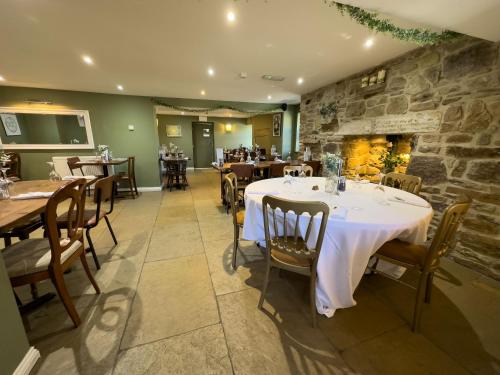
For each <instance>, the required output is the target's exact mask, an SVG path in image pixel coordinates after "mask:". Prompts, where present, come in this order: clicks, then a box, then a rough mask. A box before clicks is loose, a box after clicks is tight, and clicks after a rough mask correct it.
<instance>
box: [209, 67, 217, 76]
mask: <svg viewBox="0 0 500 375" xmlns="http://www.w3.org/2000/svg"><path fill="white" fill-rule="evenodd" d="M214 74H215V70H213V68H208V75H209V76H211V77H213V76H214Z"/></svg>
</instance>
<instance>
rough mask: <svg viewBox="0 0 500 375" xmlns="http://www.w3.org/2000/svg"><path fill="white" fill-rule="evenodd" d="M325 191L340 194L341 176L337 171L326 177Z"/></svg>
mask: <svg viewBox="0 0 500 375" xmlns="http://www.w3.org/2000/svg"><path fill="white" fill-rule="evenodd" d="M325 192H326V193H330V194H334V195H338V194H339V176H337V174H335V173H330V174H329V175H328V176H327V177H326V179H325Z"/></svg>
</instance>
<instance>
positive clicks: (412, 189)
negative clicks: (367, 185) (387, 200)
mask: <svg viewBox="0 0 500 375" xmlns="http://www.w3.org/2000/svg"><path fill="white" fill-rule="evenodd" d="M382 185H385V186H390V187H393V188H396V189H399V190H404V191H407V192H409V193H413V194H415V195H418V194H419V193H420V189H421V188H422V179H421V178H420V177H418V176H412V175H408V174H404V173H396V172H390V173H387V174H386V175H385V176H384V177H383V178H382Z"/></svg>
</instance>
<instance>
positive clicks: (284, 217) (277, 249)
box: [259, 195, 330, 327]
mask: <svg viewBox="0 0 500 375" xmlns="http://www.w3.org/2000/svg"><path fill="white" fill-rule="evenodd" d="M262 208H263V209H262V212H263V216H264V232H265V237H266V263H267V269H266V278H265V281H264V285H263V287H262V294H261V296H260V300H259V309H262V304H263V303H264V298H265V295H266V291H267V286H268V284H269V274H270V272H271V268H273V267H274V268H278V269H283V270H287V271H291V272H295V273H298V274H301V275H305V276H309V277H310V285H309V295H310V309H311V317H312V325H313V327H316V266H317V263H318V258H319V254H320V251H321V246H322V245H323V237H324V235H325V229H326V224H327V222H328V215H329V213H330V209H329V208H328V205H327V204H326V203H323V202H307V201H306V202H300V201H292V200H288V199H282V198H277V197H273V196H270V195H266V196H264V198H263V199H262ZM304 214H308V215H307V216H302V215H304ZM318 214H321V219H320V220H321V221H319V220H318V218H316V215H318ZM318 221H319V223H318ZM301 222H304V223H305V225H301ZM316 225H318V227H317V229H316V230H315V231H314V232H315V233H318V236H317V238H316V243H315V245H314V246H312V247H311V248H309V247H308V246H307V243H308V241H309V238H310V236H311V231H312V227H313V226H316ZM290 227H293V228H294V230H293V232H291V233H289V232H288V231H289V228H290ZM301 228H302V230H303V229H304V228H306V229H305V233H304V234H301Z"/></svg>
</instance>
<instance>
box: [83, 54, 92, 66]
mask: <svg viewBox="0 0 500 375" xmlns="http://www.w3.org/2000/svg"><path fill="white" fill-rule="evenodd" d="M82 60H83V62H84V63H85V64H87V65H94V60H92V57H90V56H88V55H84V56H82Z"/></svg>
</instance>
